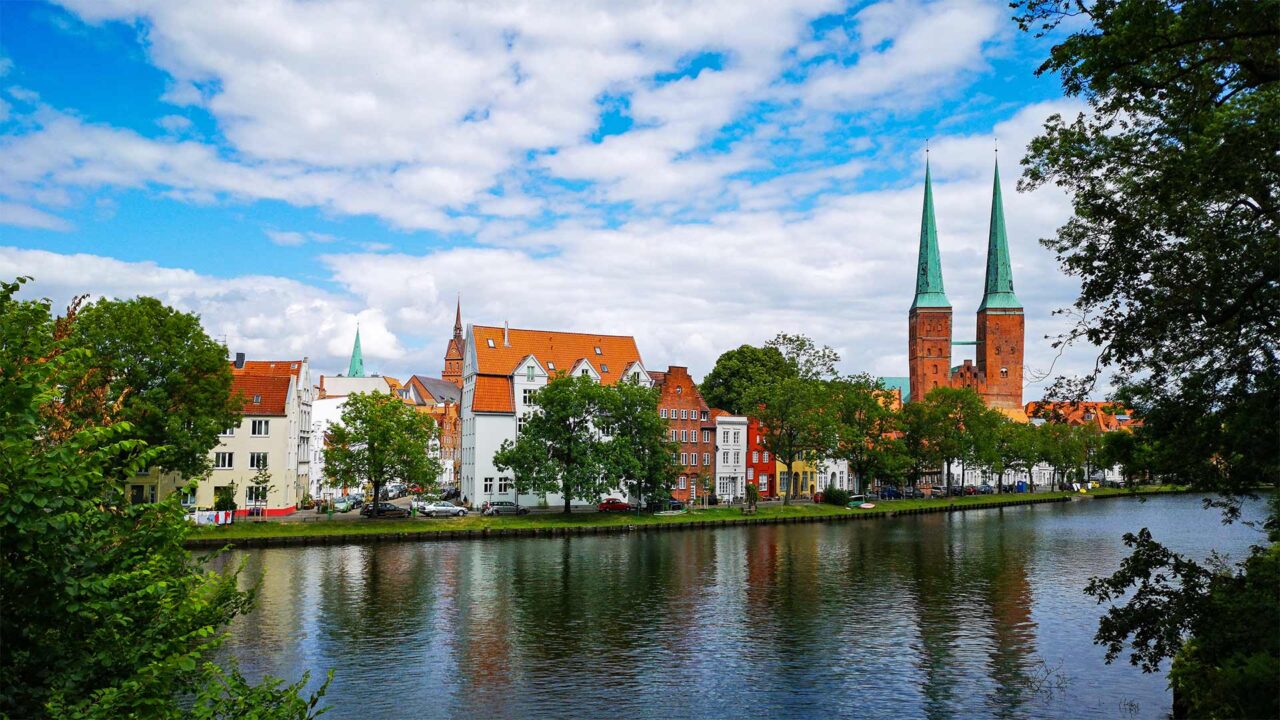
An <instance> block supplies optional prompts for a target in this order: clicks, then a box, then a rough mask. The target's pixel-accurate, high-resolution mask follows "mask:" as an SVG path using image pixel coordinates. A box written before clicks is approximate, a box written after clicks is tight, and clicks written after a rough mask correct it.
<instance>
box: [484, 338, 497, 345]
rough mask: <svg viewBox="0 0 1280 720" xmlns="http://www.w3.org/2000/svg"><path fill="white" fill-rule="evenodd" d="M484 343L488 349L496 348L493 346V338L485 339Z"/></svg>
mask: <svg viewBox="0 0 1280 720" xmlns="http://www.w3.org/2000/svg"><path fill="white" fill-rule="evenodd" d="M484 342H485V344H486V345H488V346H489V347H496V346H495V345H494V344H493V338H488V339H487V340H485V341H484Z"/></svg>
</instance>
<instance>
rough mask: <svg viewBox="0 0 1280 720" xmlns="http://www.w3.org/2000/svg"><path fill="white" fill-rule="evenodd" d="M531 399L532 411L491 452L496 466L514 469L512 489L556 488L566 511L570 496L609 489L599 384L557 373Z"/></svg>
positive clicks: (543, 491)
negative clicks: (514, 432) (516, 430)
mask: <svg viewBox="0 0 1280 720" xmlns="http://www.w3.org/2000/svg"><path fill="white" fill-rule="evenodd" d="M533 402H534V404H535V405H536V406H537V411H536V412H533V413H531V414H530V415H529V417H527V418H526V419H525V424H524V429H523V430H521V431H520V434H519V436H518V437H517V438H516V440H515V442H511V441H510V440H504V441H503V443H502V446H501V447H500V448H499V449H498V452H496V453H494V456H493V464H494V466H495V467H497V468H498V469H499V470H502V471H504V472H505V471H510V472H511V473H512V474H513V480H514V482H515V487H516V493H517V494H524V493H537V494H541V495H545V494H547V493H552V492H559V493H560V494H561V497H562V498H563V499H564V512H565V513H566V514H567V513H571V512H573V507H572V502H573V501H574V500H587V501H594V500H597V499H599V497H600V495H601V494H602V493H604V492H608V491H609V490H611V489H612V486H611V485H610V484H609V483H608V481H607V479H606V477H607V468H606V465H605V462H606V457H605V456H606V450H605V439H604V437H603V435H602V433H601V432H600V425H599V422H598V421H599V417H600V414H601V412H602V411H603V409H604V401H603V396H602V392H601V386H600V385H598V384H597V383H596V382H595V381H594V380H592V379H591V378H589V377H585V376H581V375H575V376H567V377H558V378H555V379H554V380H552V381H551V382H549V383H547V384H546V386H544V387H542V388H541V389H539V390H538V391H537V392H536V393H534V395H533ZM619 464H620V463H619Z"/></svg>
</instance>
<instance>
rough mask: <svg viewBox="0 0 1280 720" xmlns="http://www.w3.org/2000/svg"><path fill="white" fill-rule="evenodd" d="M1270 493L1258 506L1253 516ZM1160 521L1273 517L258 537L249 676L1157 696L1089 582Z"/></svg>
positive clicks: (693, 714)
mask: <svg viewBox="0 0 1280 720" xmlns="http://www.w3.org/2000/svg"><path fill="white" fill-rule="evenodd" d="M1262 512H1263V509H1262V506H1261V504H1260V503H1256V504H1252V505H1249V506H1247V508H1246V513H1245V515H1246V517H1253V518H1258V517H1260V516H1261V514H1262ZM1143 526H1146V527H1150V528H1151V530H1152V532H1153V534H1154V535H1155V538H1156V539H1157V540H1159V541H1161V542H1164V543H1166V544H1168V545H1169V546H1171V547H1172V548H1173V549H1175V550H1177V551H1179V552H1183V553H1187V554H1190V555H1191V556H1193V557H1196V558H1204V557H1206V556H1207V555H1208V554H1209V552H1210V551H1214V550H1216V551H1218V552H1220V553H1226V554H1227V555H1228V556H1229V557H1231V558H1233V559H1240V558H1242V557H1243V555H1244V553H1245V551H1246V549H1247V548H1248V546H1249V545H1250V544H1252V543H1258V542H1262V540H1263V539H1264V538H1263V536H1262V534H1261V533H1260V532H1258V531H1255V530H1253V529H1251V528H1247V527H1244V526H1242V525H1240V524H1236V525H1232V526H1223V525H1221V524H1220V523H1219V515H1218V513H1216V512H1215V511H1207V510H1204V509H1202V507H1201V504H1200V500H1199V499H1198V498H1196V497H1191V496H1166V497H1155V498H1152V499H1148V500H1145V501H1142V500H1138V499H1130V498H1126V499H1114V500H1085V501H1079V502H1073V503H1054V504H1048V505H1036V506H1029V507H1015V508H1003V509H996V510H981V511H970V512H966V513H954V514H938V515H922V516H913V517H906V518H901V519H886V520H877V521H869V522H856V523H835V524H814V525H789V526H760V527H744V528H728V529H720V530H690V531H676V532H665V533H649V534H638V535H634V536H601V537H574V538H564V539H562V538H557V539H511V540H490V541H461V542H424V543H388V544H377V545H349V546H340V547H339V546H327V547H314V548H282V549H267V550H245V551H242V552H238V553H235V554H234V555H233V558H234V557H239V556H243V557H245V558H246V559H247V568H248V571H249V573H250V574H257V573H259V572H262V573H263V581H262V586H261V595H260V599H259V605H258V607H257V609H256V610H255V611H254V612H253V613H252V614H250V615H248V616H245V617H242V618H239V619H237V620H236V622H235V624H234V625H233V627H232V630H231V637H230V639H229V641H228V644H227V645H226V649H225V652H227V653H230V654H232V655H234V656H235V657H237V658H238V659H239V660H240V662H241V666H242V668H243V669H244V670H245V671H246V674H248V675H249V676H251V677H257V676H259V675H261V674H263V673H271V674H274V675H277V676H282V677H285V678H290V679H292V678H296V677H297V676H299V675H301V673H302V672H303V671H304V670H307V669H312V670H313V674H317V675H323V671H324V670H325V669H328V668H333V669H335V670H336V671H337V674H336V676H335V678H334V681H333V684H332V685H331V687H330V689H329V693H328V695H327V696H326V701H327V703H328V704H329V705H330V706H331V707H332V709H331V710H330V711H329V713H328V714H326V715H325V718H327V719H329V718H332V719H335V720H336V719H338V718H360V719H361V720H374V719H377V718H401V717H416V718H450V717H457V718H479V717H486V718H489V717H492V718H545V717H581V718H606V717H645V718H663V719H664V720H666V719H673V718H710V717H725V716H733V717H735V718H779V717H796V718H807V717H833V716H844V717H892V718H915V717H929V718H978V717H1000V718H1024V717H1026V718H1162V717H1165V716H1166V715H1167V713H1168V709H1169V704H1170V699H1169V691H1168V689H1167V687H1166V682H1165V678H1164V676H1163V674H1155V675H1148V674H1143V673H1142V672H1140V671H1139V670H1138V669H1136V668H1133V667H1130V666H1129V665H1128V663H1127V662H1126V661H1124V660H1123V659H1122V660H1119V661H1117V662H1116V663H1115V664H1113V665H1109V666H1108V665H1106V664H1104V662H1103V651H1102V648H1101V647H1099V646H1096V645H1094V644H1093V643H1092V637H1093V633H1094V631H1095V630H1096V627H1097V622H1098V618H1099V616H1100V615H1101V614H1102V608H1100V607H1099V606H1097V605H1095V604H1094V602H1093V600H1092V599H1091V598H1089V597H1087V596H1086V595H1084V594H1083V592H1082V588H1083V587H1084V586H1085V584H1086V583H1087V582H1088V580H1089V578H1090V577H1091V576H1094V575H1099V574H1105V573H1109V572H1111V571H1112V570H1114V569H1115V568H1116V567H1117V566H1118V565H1119V563H1120V561H1121V559H1122V558H1123V557H1124V556H1125V548H1124V547H1123V545H1122V543H1121V535H1122V534H1123V533H1124V532H1126V531H1133V530H1136V529H1138V528H1139V527H1143Z"/></svg>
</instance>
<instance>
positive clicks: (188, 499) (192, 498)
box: [182, 490, 196, 505]
mask: <svg viewBox="0 0 1280 720" xmlns="http://www.w3.org/2000/svg"><path fill="white" fill-rule="evenodd" d="M182 504H183V505H195V504H196V491H195V490H183V491H182Z"/></svg>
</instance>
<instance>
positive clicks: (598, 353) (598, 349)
mask: <svg viewBox="0 0 1280 720" xmlns="http://www.w3.org/2000/svg"><path fill="white" fill-rule="evenodd" d="M596 354H597V355H603V354H604V353H603V352H601V351H600V346H599V345H597V346H596Z"/></svg>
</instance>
